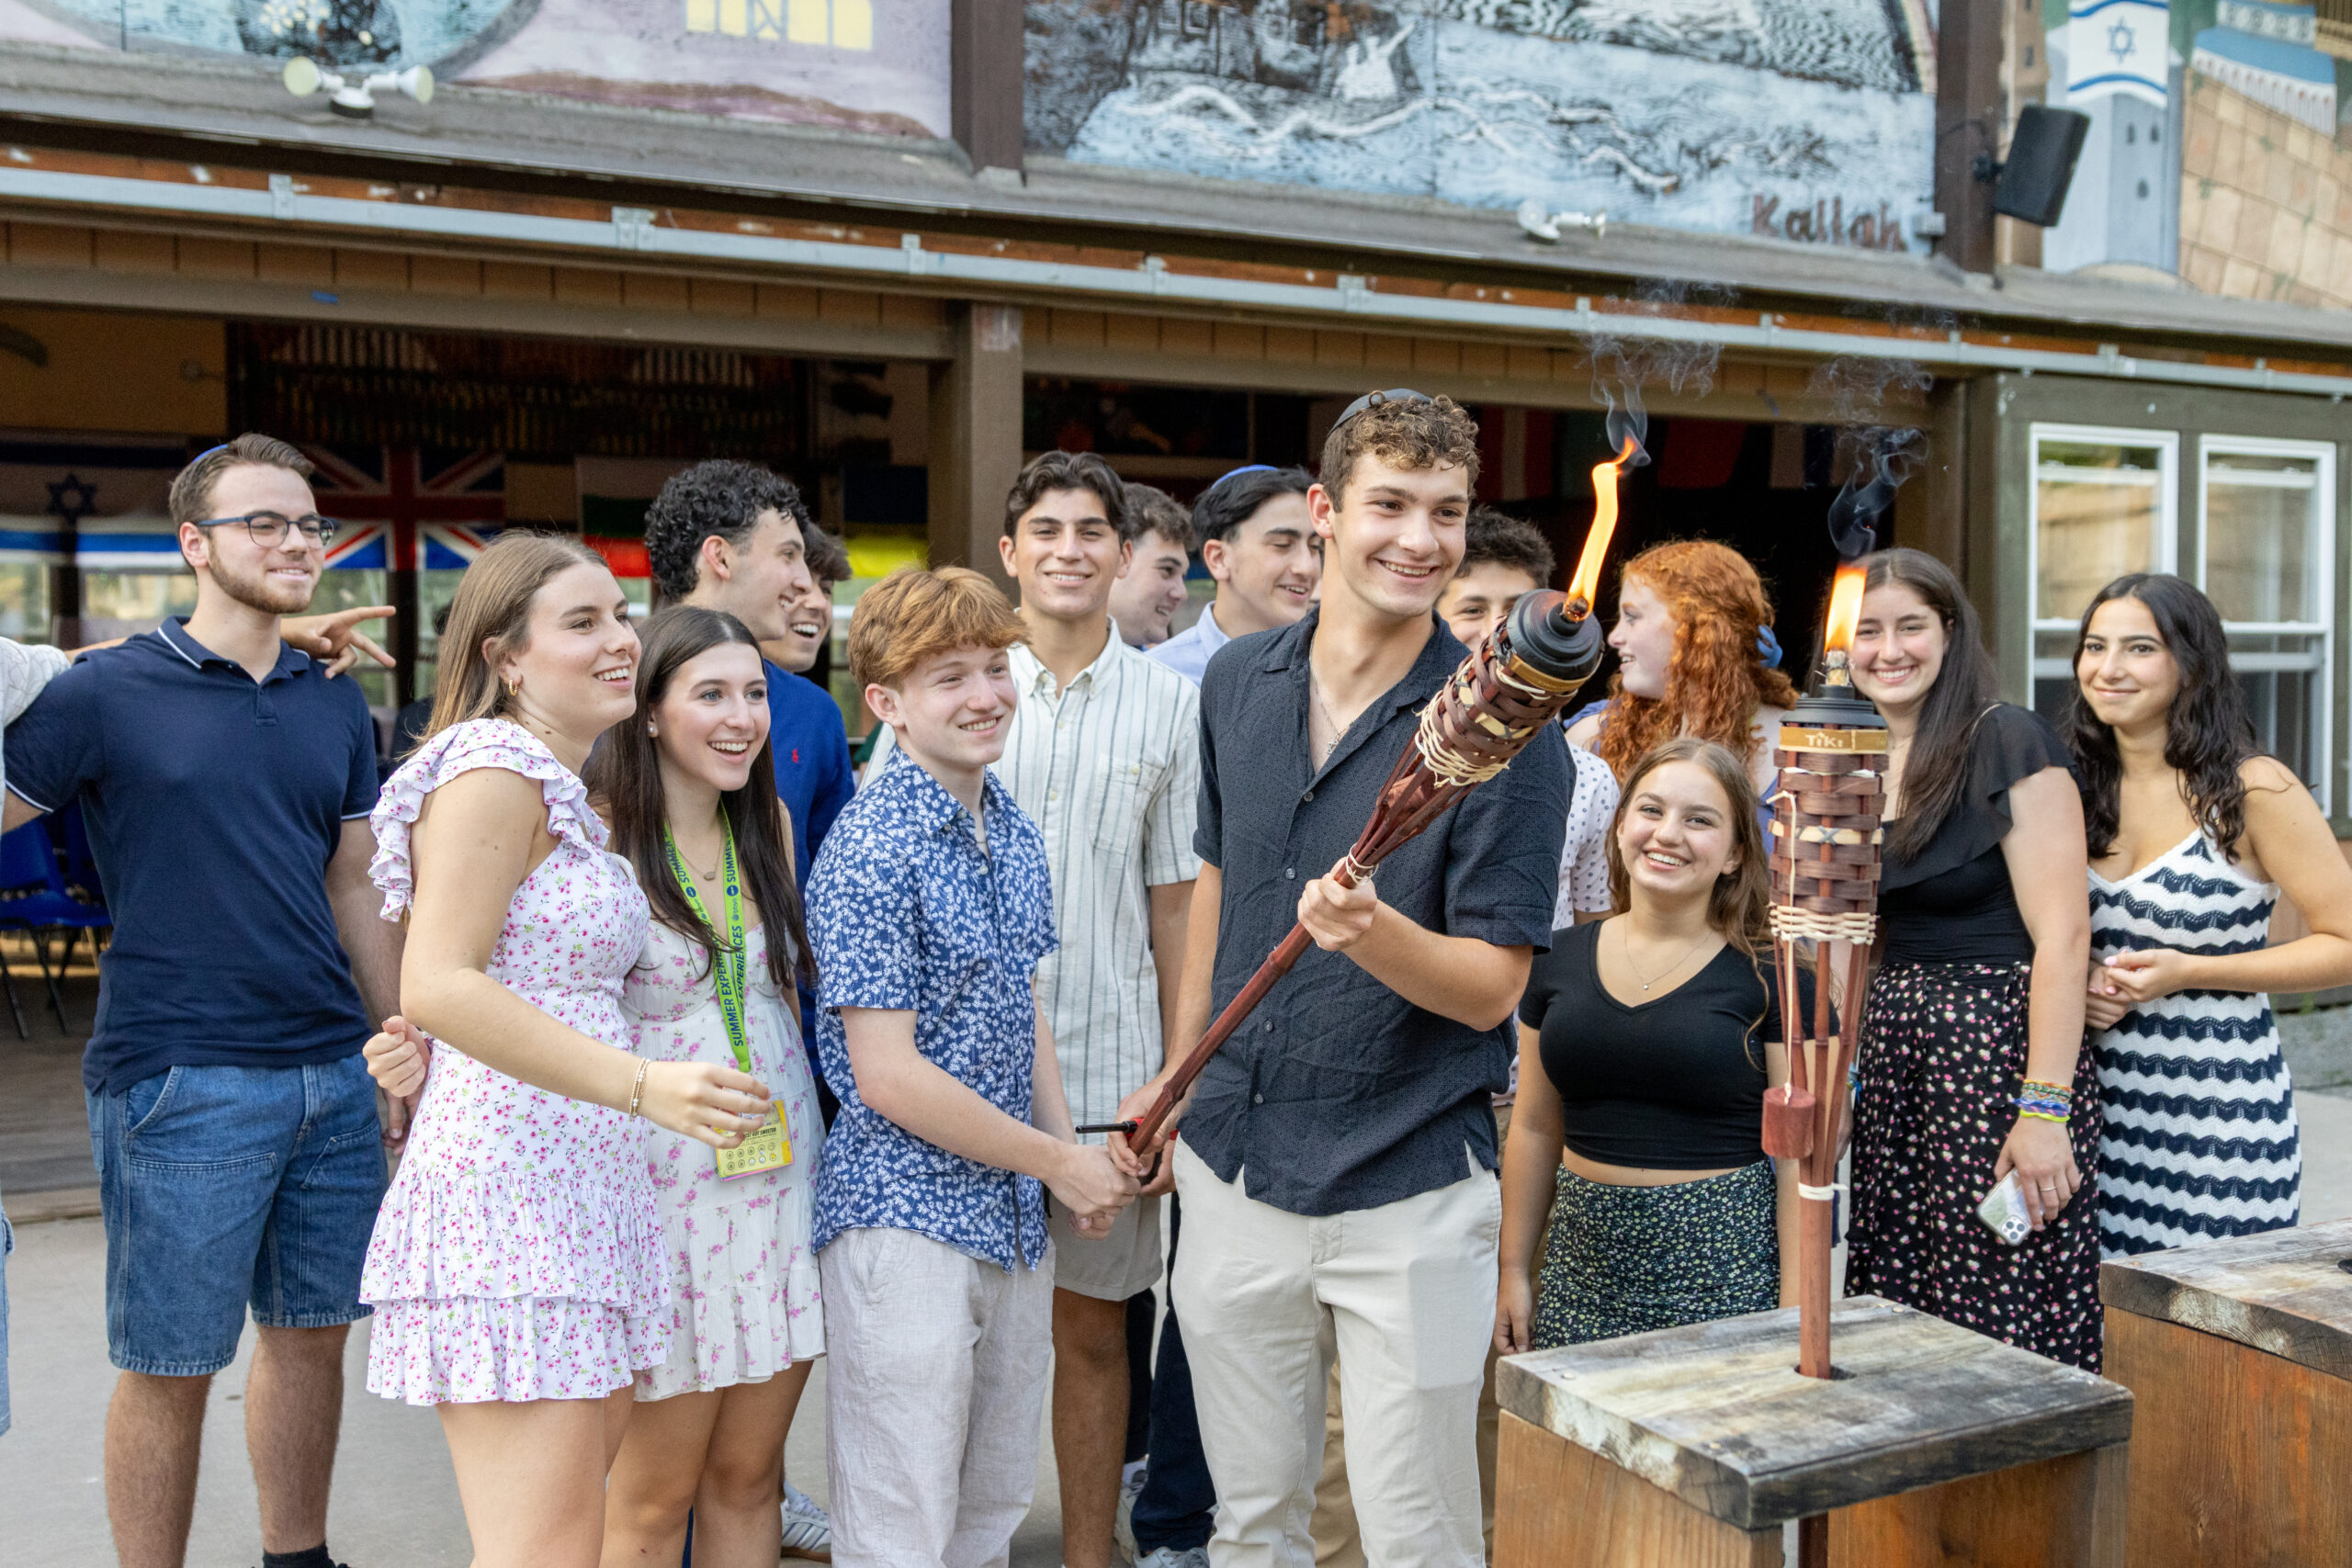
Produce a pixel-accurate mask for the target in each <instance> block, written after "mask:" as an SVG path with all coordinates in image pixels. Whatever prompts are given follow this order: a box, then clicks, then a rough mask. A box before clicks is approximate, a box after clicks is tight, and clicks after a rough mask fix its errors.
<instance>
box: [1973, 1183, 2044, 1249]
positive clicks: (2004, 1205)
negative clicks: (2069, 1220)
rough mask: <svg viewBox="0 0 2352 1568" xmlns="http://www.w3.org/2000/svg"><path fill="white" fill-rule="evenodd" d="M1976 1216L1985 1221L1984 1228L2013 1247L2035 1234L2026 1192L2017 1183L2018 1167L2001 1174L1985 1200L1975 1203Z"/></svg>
mask: <svg viewBox="0 0 2352 1568" xmlns="http://www.w3.org/2000/svg"><path fill="white" fill-rule="evenodd" d="M1976 1217H1977V1218H1978V1219H1980V1220H1982V1221H1984V1222H1985V1229H1987V1230H1989V1231H1991V1232H1992V1233H1993V1234H1994V1235H1996V1236H1999V1237H2000V1238H2001V1239H2002V1240H2003V1241H2004V1242H2006V1243H2007V1244H2008V1245H2009V1246H2011V1247H2016V1246H2018V1244H2019V1243H2021V1242H2023V1241H2024V1240H2025V1238H2026V1237H2027V1236H2029V1235H2032V1234H2033V1220H2032V1218H2031V1217H2030V1215H2028V1214H2027V1213H2026V1212H2025V1194H2024V1192H2023V1191H2021V1190H2019V1189H2018V1173H2017V1172H2016V1171H2014V1170H2013V1171H2011V1172H2009V1174H2008V1175H2007V1176H2005V1177H2003V1178H2001V1179H2000V1182H1999V1183H1998V1185H1996V1186H1995V1187H1994V1189H1993V1190H1991V1191H1990V1192H1987V1193H1986V1194H1985V1201H1983V1202H1981V1203H1979V1204H1977V1205H1976Z"/></svg>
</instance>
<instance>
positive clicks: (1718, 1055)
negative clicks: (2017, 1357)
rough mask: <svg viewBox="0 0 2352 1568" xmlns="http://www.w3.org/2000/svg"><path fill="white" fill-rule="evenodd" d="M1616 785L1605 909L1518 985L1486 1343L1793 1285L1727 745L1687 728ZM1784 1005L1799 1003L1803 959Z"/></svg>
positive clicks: (1749, 830) (1633, 1322) (1571, 1335)
mask: <svg viewBox="0 0 2352 1568" xmlns="http://www.w3.org/2000/svg"><path fill="white" fill-rule="evenodd" d="M1624 800H1625V803H1624V805H1623V807H1622V808H1621V809H1620V811H1619V813H1618V818H1617V827H1616V830H1615V832H1614V833H1613V834H1612V835H1611V839H1610V844H1609V880H1610V885H1611V891H1612V892H1613V893H1614V894H1615V896H1616V897H1615V902H1616V906H1617V909H1618V913H1617V914H1615V915H1612V916H1611V917H1610V918H1609V919H1606V920H1603V921H1600V923H1598V924H1588V925H1581V926H1577V927H1574V928H1572V929H1569V930H1564V931H1556V932H1555V933H1554V934H1553V938H1552V950H1551V951H1550V952H1549V953H1544V954H1543V955H1542V956H1541V957H1539V958H1537V959H1536V961H1535V968H1534V973H1533V975H1532V976H1531V978H1530V980H1529V983H1528V987H1527V997H1526V999H1525V1000H1524V1001H1523V1002H1522V1003H1521V1006H1520V1014H1519V1019H1520V1023H1519V1037H1520V1053H1521V1058H1522V1059H1523V1060H1524V1061H1525V1062H1526V1063H1527V1064H1528V1070H1525V1071H1522V1072H1521V1075H1520V1086H1519V1110H1518V1112H1517V1114H1516V1117H1515V1119H1514V1120H1513V1121H1512V1122H1511V1133H1510V1145H1509V1147H1508V1148H1507V1149H1506V1151H1505V1153H1504V1164H1503V1224H1502V1248H1501V1255H1502V1256H1501V1273H1500V1288H1499V1291H1498V1295H1497V1300H1496V1308H1495V1348H1496V1349H1497V1350H1498V1351H1499V1352H1501V1353H1502V1354H1505V1355H1512V1354H1516V1353H1518V1352H1520V1351H1522V1350H1530V1349H1547V1348H1551V1347H1553V1346H1555V1345H1569V1344H1578V1343H1581V1342H1583V1341H1586V1340H1591V1339H1610V1338H1614V1337H1617V1336H1619V1335H1623V1334H1638V1333H1641V1332H1643V1331H1645V1330H1647V1329H1653V1328H1670V1327H1673V1326H1675V1325H1679V1324H1685V1323H1702V1322H1706V1321H1708V1320H1710V1319H1713V1318H1718V1317H1730V1316H1734V1315H1736V1314H1740V1313H1747V1312H1761V1311H1764V1310H1765V1309H1767V1308H1770V1307H1772V1306H1776V1305H1778V1304H1780V1303H1781V1302H1782V1301H1783V1300H1787V1299H1792V1292H1793V1289H1794V1287H1793V1282H1792V1283H1790V1284H1789V1285H1787V1286H1786V1287H1784V1286H1783V1283H1782V1281H1783V1278H1784V1275H1783V1265H1784V1262H1792V1261H1793V1259H1794V1258H1795V1257H1796V1248H1795V1247H1794V1245H1793V1241H1794V1237H1793V1233H1792V1226H1793V1225H1794V1224H1795V1220H1796V1168H1795V1165H1794V1163H1793V1162H1789V1163H1788V1164H1787V1165H1786V1167H1785V1168H1782V1169H1781V1170H1779V1171H1778V1172H1777V1173H1776V1171H1775V1170H1774V1168H1773V1162H1772V1161H1771V1160H1770V1159H1768V1158H1767V1157H1766V1156H1765V1154H1764V1149H1763V1145H1762V1144H1761V1142H1760V1134H1761V1131H1762V1122H1763V1111H1764V1090H1765V1089H1766V1088H1767V1087H1768V1086H1769V1085H1770V1084H1772V1083H1779V1082H1783V1081H1785V1080H1786V1078H1787V1076H1788V1075H1787V1066H1786V1057H1785V1054H1784V1051H1783V1048H1782V1046H1781V1024H1780V998H1779V997H1778V995H1777V994H1776V992H1777V987H1776V986H1775V984H1774V982H1773V978H1772V964H1770V960H1769V958H1765V959H1761V960H1759V957H1758V954H1759V953H1770V943H1771V936H1770V931H1768V930H1767V929H1766V926H1765V902H1766V897H1767V889H1768V886H1769V885H1768V883H1767V880H1766V870H1765V859H1764V835H1763V834H1762V832H1761V831H1759V830H1758V827H1757V823H1756V797H1755V794H1754V792H1753V791H1752V790H1751V789H1750V788H1749V787H1748V784H1747V773H1746V770H1745V768H1744V767H1743V766H1742V764H1741V761H1740V759H1739V758H1738V757H1736V756H1735V755H1734V754H1733V753H1732V752H1731V751H1729V750H1725V749H1724V747H1721V746H1718V745H1715V744H1714V743H1713V742H1712V741H1706V740H1697V739H1688V738H1686V739H1679V740H1669V741H1668V742H1667V743H1666V744H1665V745H1663V746H1660V747H1658V748H1657V750H1654V751H1652V752H1650V754H1649V755H1648V756H1646V757H1644V758H1643V759H1642V760H1641V761H1639V762H1638V763H1636V764H1635V765H1634V771H1633V773H1632V775H1631V776H1630V777H1628V778H1627V779H1626V781H1625V796H1624ZM1798 1005H1799V1010H1800V1013H1801V1014H1809V1013H1810V1011H1811V1010H1812V1007H1813V977H1812V976H1811V974H1810V973H1807V974H1804V976H1802V977H1801V978H1800V980H1799V982H1798ZM1538 1059H1540V1060H1541V1061H1542V1063H1543V1071H1541V1072H1536V1071H1534V1070H1532V1066H1533V1064H1534V1063H1535V1062H1536V1061H1537V1060H1538ZM1547 1217H1548V1221H1549V1224H1548V1235H1547V1234H1546V1232H1547V1225H1546V1221H1547ZM1539 1241H1543V1242H1544V1259H1543V1278H1542V1281H1541V1284H1540V1285H1538V1284H1537V1283H1536V1281H1535V1280H1534V1278H1533V1273H1534V1269H1535V1264H1536V1244H1537V1243H1538V1242H1539ZM1784 1242H1785V1243H1787V1245H1783V1244H1784ZM1786 1278H1787V1279H1789V1280H1791V1281H1793V1278H1794V1276H1793V1275H1792V1274H1790V1275H1787V1276H1786Z"/></svg>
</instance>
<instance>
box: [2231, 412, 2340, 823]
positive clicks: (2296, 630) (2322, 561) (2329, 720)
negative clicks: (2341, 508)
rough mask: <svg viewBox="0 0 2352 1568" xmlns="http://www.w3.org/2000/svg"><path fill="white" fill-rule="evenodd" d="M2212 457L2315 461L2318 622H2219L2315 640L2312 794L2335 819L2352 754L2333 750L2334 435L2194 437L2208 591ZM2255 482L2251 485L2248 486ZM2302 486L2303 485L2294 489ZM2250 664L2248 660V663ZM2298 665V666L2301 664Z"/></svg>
mask: <svg viewBox="0 0 2352 1568" xmlns="http://www.w3.org/2000/svg"><path fill="white" fill-rule="evenodd" d="M2213 457H2298V458H2304V459H2308V460H2309V461H2310V462H2311V463H2312V484H2311V491H2312V498H2313V504H2314V505H2316V506H2317V507H2318V509H2319V518H2318V525H2317V526H2316V527H2315V528H2314V529H2313V530H2312V546H2311V548H2312V554H2311V557H2310V561H2309V567H2308V570H2309V571H2310V574H2311V581H2312V583H2313V585H2314V592H2313V596H2314V598H2316V600H2317V601H2318V608H2319V612H2320V615H2319V619H2317V620H2315V621H2231V620H2224V621H2223V622H2222V631H2223V632H2224V633H2225V634H2227V635H2228V636H2229V637H2232V638H2233V639H2234V638H2236V637H2316V638H2317V639H2318V641H2319V660H2318V663H2317V666H2316V668H2317V670H2318V673H2319V688H2318V690H2317V692H2316V693H2314V694H2313V696H2312V708H2313V714H2312V751H2313V761H2315V763H2316V764H2317V765H2316V766H2315V767H2314V768H2313V769H2312V773H2313V775H2314V776H2315V778H2316V779H2317V781H2318V782H2317V783H2316V784H2313V785H2312V794H2313V795H2315V796H2316V797H2317V799H2318V802H2319V808H2320V812H2321V814H2322V815H2323V816H2325V817H2327V818H2329V819H2330V820H2331V821H2333V820H2334V819H2335V809H2334V802H2335V775H2336V772H2337V770H2338V769H2339V768H2343V767H2347V766H2352V759H2346V760H2344V761H2338V759H2337V758H2336V756H2335V607H2336V604H2337V600H2338V594H2337V592H2336V565H2335V510H2336V492H2335V443H2334V442H2331V441H2298V440H2291V439H2288V438H2285V437H2279V436H2268V435H2224V434H2214V433H2212V432H2201V433H2199V435H2198V437H2197V559H2196V575H2195V577H2194V578H2192V579H2191V581H2194V582H2195V583H2196V584H2197V586H2198V588H2199V591H2200V592H2202V591H2204V590H2205V570H2206V561H2207V559H2208V555H2209V549H2210V545H2211V538H2212V528H2211V492H2212V487H2211V483H2210V481H2209V479H2208V474H2209V471H2210V470H2209V464H2210V461H2211V459H2212V458H2213ZM2249 488H2253V487H2249ZM2297 488H2300V487H2297ZM2252 657H2253V658H2255V659H2257V660H2275V659H2276V658H2277V657H2278V656H2277V655H2259V654H2257V655H2254V656H2252ZM2237 662H2238V661H2237V655H2236V653H2235V652H2234V650H2233V652H2232V654H2231V663H2232V665H2233V667H2235V666H2237ZM2245 667H2246V668H2252V666H2245ZM2298 668H2300V666H2298Z"/></svg>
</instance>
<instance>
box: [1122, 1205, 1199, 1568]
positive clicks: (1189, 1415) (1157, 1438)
mask: <svg viewBox="0 0 2352 1568" xmlns="http://www.w3.org/2000/svg"><path fill="white" fill-rule="evenodd" d="M1183 1229H1184V1215H1183V1212H1182V1209H1181V1208H1180V1207H1179V1205H1178V1204H1177V1201H1176V1199H1175V1197H1174V1196H1173V1195H1172V1194H1171V1195H1170V1197H1169V1200H1168V1277H1169V1278H1170V1280H1174V1278H1175V1275H1176V1246H1177V1243H1178V1241H1179V1240H1180V1239H1181V1238H1182V1234H1183ZM1130 1522H1131V1524H1132V1525H1133V1527H1134V1529H1135V1533H1136V1556H1138V1557H1148V1556H1149V1555H1150V1554H1151V1553H1153V1552H1155V1551H1159V1549H1160V1548H1162V1547H1167V1548H1169V1549H1170V1550H1172V1551H1191V1550H1192V1549H1193V1548H1194V1547H1206V1546H1207V1545H1208V1543H1209V1536H1210V1535H1211V1534H1212V1533H1213V1532H1214V1531H1215V1529H1216V1483H1215V1482H1214V1481H1212V1480H1210V1479H1209V1461H1208V1457H1207V1456H1206V1455H1205V1454H1204V1453H1202V1451H1201V1420H1200V1416H1198V1415H1197V1414H1195V1413H1194V1411H1193V1369H1192V1365H1191V1363H1190V1362H1188V1361H1186V1360H1185V1359H1184V1335H1183V1331H1182V1329H1180V1328H1179V1327H1178V1326H1177V1325H1176V1303H1175V1297H1174V1292H1173V1291H1172V1290H1171V1292H1170V1297H1169V1303H1168V1315H1167V1317H1166V1318H1164V1319H1162V1320H1161V1322H1160V1325H1159V1365H1158V1366H1157V1367H1156V1368H1154V1369H1153V1371H1152V1376H1151V1464H1150V1465H1149V1467H1148V1468H1147V1469H1146V1470H1145V1471H1144V1472H1143V1491H1142V1493H1141V1494H1140V1495H1137V1497H1136V1506H1135V1512H1134V1514H1133V1516H1132V1517H1131V1520H1130Z"/></svg>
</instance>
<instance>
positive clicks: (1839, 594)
mask: <svg viewBox="0 0 2352 1568" xmlns="http://www.w3.org/2000/svg"><path fill="white" fill-rule="evenodd" d="M1869 575H1870V569H1869V568H1867V567H1865V566H1864V565H1863V564H1862V563H1861V562H1860V561H1847V562H1845V563H1844V564H1843V565H1841V566H1839V567H1838V581H1837V582H1836V583H1835V584H1834V585H1833V586H1832V587H1831V588H1830V590H1829V620H1828V624H1827V626H1826V627H1824V629H1823V631H1822V634H1821V646H1822V650H1823V651H1824V652H1829V653H1846V652H1849V651H1850V650H1851V649H1853V646H1854V627H1855V626H1856V624H1857V623H1859V622H1860V620H1861V618H1862V584H1863V581H1865V579H1867V578H1868V576H1869Z"/></svg>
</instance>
